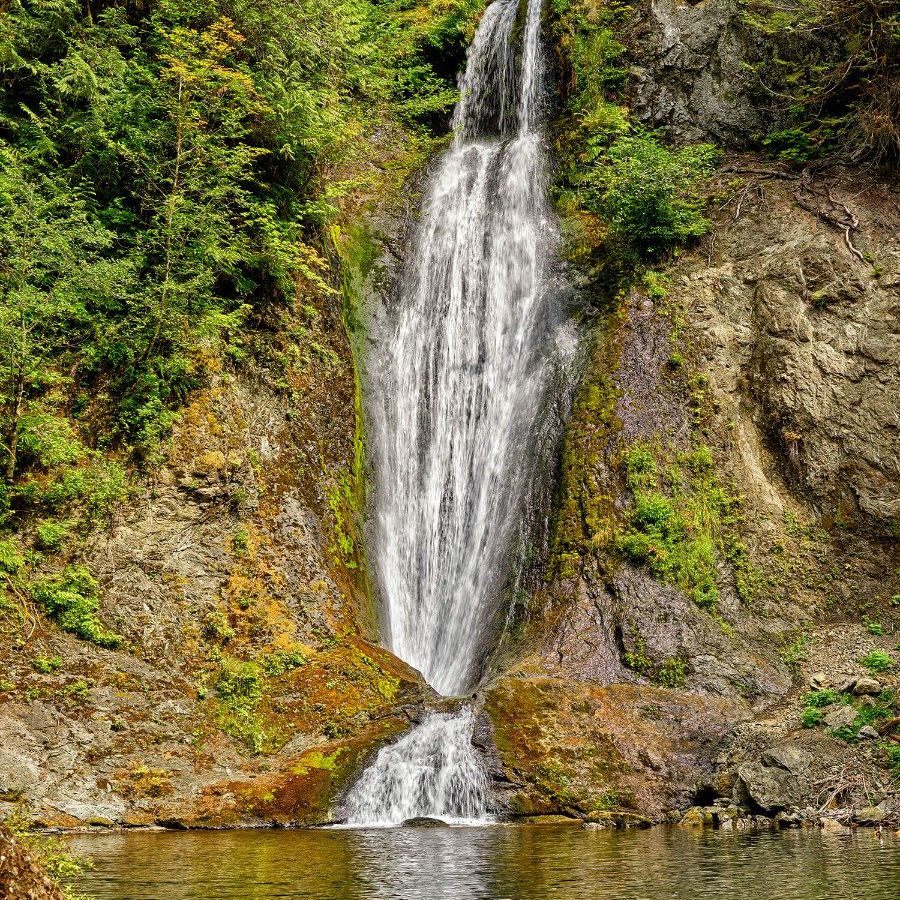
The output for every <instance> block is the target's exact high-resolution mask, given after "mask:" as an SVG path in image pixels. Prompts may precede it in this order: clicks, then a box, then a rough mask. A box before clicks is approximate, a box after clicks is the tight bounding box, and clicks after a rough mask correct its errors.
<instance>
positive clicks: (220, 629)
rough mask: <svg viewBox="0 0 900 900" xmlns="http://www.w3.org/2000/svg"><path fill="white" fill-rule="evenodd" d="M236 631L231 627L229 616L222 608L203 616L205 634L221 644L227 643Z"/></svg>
mask: <svg viewBox="0 0 900 900" xmlns="http://www.w3.org/2000/svg"><path fill="white" fill-rule="evenodd" d="M235 634H236V632H235V630H234V629H233V628H232V627H231V625H230V623H229V621H228V616H226V615H225V613H224V612H222V610H220V609H215V610H212V611H211V612H208V613H207V614H206V615H205V616H204V617H203V636H204V637H205V638H207V639H209V640H211V641H215V642H216V643H219V644H227V643H228V642H229V641H230V640H231V639H232V638H233V637H234V636H235Z"/></svg>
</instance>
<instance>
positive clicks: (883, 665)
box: [860, 650, 894, 673]
mask: <svg viewBox="0 0 900 900" xmlns="http://www.w3.org/2000/svg"><path fill="white" fill-rule="evenodd" d="M860 663H861V664H862V665H864V666H865V667H866V668H867V669H868V670H869V671H870V672H874V673H880V672H888V671H890V670H891V669H892V668H893V667H894V659H893V657H892V656H891V655H890V653H885V651H884V650H873V651H872V652H871V653H869V654H867V655H866V656H864V657H863V658H862V659H861V660H860Z"/></svg>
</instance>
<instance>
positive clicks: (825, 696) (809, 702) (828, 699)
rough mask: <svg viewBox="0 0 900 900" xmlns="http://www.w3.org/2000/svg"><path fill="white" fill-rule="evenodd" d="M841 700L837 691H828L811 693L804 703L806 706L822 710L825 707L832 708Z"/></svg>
mask: <svg viewBox="0 0 900 900" xmlns="http://www.w3.org/2000/svg"><path fill="white" fill-rule="evenodd" d="M839 699H840V695H839V694H838V693H837V692H836V691H832V690H828V689H826V690H821V691H809V692H808V693H807V694H806V696H805V697H804V698H803V701H804V703H805V704H806V706H810V707H815V708H816V709H821V708H822V707H823V706H831V705H832V704H833V703H837V702H838V700H839Z"/></svg>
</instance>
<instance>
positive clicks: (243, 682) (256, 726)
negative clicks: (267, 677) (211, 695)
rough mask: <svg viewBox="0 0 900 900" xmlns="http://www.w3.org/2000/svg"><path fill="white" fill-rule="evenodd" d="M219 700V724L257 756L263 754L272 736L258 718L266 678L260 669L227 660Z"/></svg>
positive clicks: (220, 679)
mask: <svg viewBox="0 0 900 900" xmlns="http://www.w3.org/2000/svg"><path fill="white" fill-rule="evenodd" d="M215 690H216V695H217V696H218V699H219V716H218V718H219V724H220V726H221V727H222V729H223V730H225V731H226V732H228V734H231V735H233V736H234V737H236V738H238V739H239V740H240V741H242V742H243V743H244V744H245V745H246V746H247V747H248V748H249V749H250V750H252V751H253V752H254V753H260V752H262V751H263V750H264V749H265V747H266V746H267V744H268V741H269V735H268V734H267V732H266V729H265V726H264V723H263V722H262V720H261V719H260V717H259V716H258V714H257V708H258V707H259V703H260V701H261V700H262V697H263V676H262V673H261V671H260V668H259V666H258V665H257V664H256V663H252V662H242V661H240V660H237V659H233V658H231V657H227V658H226V659H225V660H224V662H223V663H222V667H221V668H220V669H219V674H218V677H217V678H216V682H215Z"/></svg>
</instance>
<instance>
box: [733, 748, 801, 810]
mask: <svg viewBox="0 0 900 900" xmlns="http://www.w3.org/2000/svg"><path fill="white" fill-rule="evenodd" d="M810 762H811V757H810V755H809V754H808V753H807V752H806V751H805V750H802V749H801V748H799V747H795V746H793V745H790V744H788V745H785V746H783V747H774V748H772V749H770V750H767V751H766V752H765V753H764V754H762V756H761V757H760V759H759V761H758V762H748V763H745V764H744V765H742V766H740V767H739V768H738V781H737V785H736V787H735V800H736V801H737V802H738V803H740V802H741V801H742V800H744V799H747V800H749V801H750V803H751V804H752V805H753V806H756V807H758V808H759V809H761V810H764V811H765V812H769V813H777V812H779V811H781V810H784V809H787V808H789V807H794V806H797V805H798V803H799V802H800V801H801V799H802V798H803V797H804V796H805V794H806V792H807V791H808V790H809V782H808V780H807V778H806V773H807V771H808V769H809V765H810ZM742 793H743V794H746V798H744V797H742V796H741V794H742Z"/></svg>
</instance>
